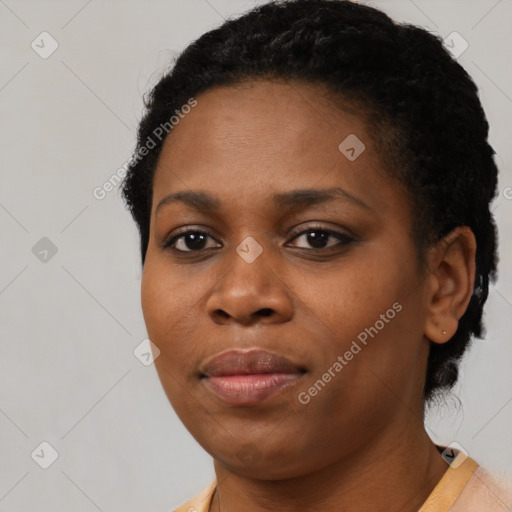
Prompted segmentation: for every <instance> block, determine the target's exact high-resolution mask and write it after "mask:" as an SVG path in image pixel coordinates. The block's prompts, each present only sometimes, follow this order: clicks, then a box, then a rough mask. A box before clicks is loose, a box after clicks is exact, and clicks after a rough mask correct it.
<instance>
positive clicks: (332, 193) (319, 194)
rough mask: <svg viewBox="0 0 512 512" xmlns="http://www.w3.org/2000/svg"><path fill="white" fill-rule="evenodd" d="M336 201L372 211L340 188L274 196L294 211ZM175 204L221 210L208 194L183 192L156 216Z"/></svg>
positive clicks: (168, 200)
mask: <svg viewBox="0 0 512 512" xmlns="http://www.w3.org/2000/svg"><path fill="white" fill-rule="evenodd" d="M335 200H341V201H344V202H350V203H352V204H355V205H357V206H360V207H362V208H365V209H367V210H372V209H371V208H370V207H369V206H368V205H367V204H366V203H365V202H364V201H363V200H362V199H360V198H359V197H356V196H354V195H353V194H351V193H350V192H347V191H346V190H344V189H342V188H340V187H332V188H326V189H299V190H291V191H290V192H284V193H279V194H274V195H273V196H272V201H273V203H274V204H275V205H276V206H278V207H281V208H283V207H284V208H288V209H293V210H298V209H305V208H307V207H309V206H314V205H316V204H321V203H325V202H328V201H335ZM175 202H181V203H184V204H186V205H187V206H190V207H191V208H194V209H196V210H199V211H204V212H217V211H219V210H220V208H221V202H220V200H219V199H217V198H216V197H213V196H211V195H209V194H207V193H206V192H202V191H182V192H175V193H174V194H169V195H168V196H166V197H164V198H163V199H162V200H161V201H160V202H159V203H158V206H157V207H156V210H155V214H157V213H158V212H159V210H160V209H161V208H162V207H163V206H165V205H168V204H172V203H175Z"/></svg>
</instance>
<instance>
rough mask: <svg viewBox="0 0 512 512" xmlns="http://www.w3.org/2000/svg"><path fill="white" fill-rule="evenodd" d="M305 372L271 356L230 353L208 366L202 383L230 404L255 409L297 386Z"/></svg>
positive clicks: (281, 358) (289, 362)
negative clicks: (254, 407)
mask: <svg viewBox="0 0 512 512" xmlns="http://www.w3.org/2000/svg"><path fill="white" fill-rule="evenodd" d="M305 372H306V370H305V368H303V367H301V366H299V365H297V364H295V363H293V362H292V361H290V360H289V359H287V358H286V357H284V356H280V355H277V354H273V353H271V352H267V351H264V350H260V349H252V350H246V351H241V350H229V351H227V352H223V353H221V354H218V355H216V356H214V357H213V358H212V359H210V360H208V361H207V362H206V364H205V365H204V367H203V369H202V371H201V379H202V382H203V383H204V384H205V386H206V387H207V388H208V389H209V390H210V391H213V392H214V393H215V394H216V395H217V396H218V397H219V398H221V399H222V400H223V401H224V402H226V403H228V404H231V405H254V404H258V403H260V402H262V401H264V400H266V399H267V398H269V397H270V396H273V395H275V394H276V393H278V392H279V391H281V390H282V389H284V388H286V387H289V386H290V385H292V384H294V383H296V382H297V381H298V380H299V379H300V378H301V377H302V376H303V375H304V373H305Z"/></svg>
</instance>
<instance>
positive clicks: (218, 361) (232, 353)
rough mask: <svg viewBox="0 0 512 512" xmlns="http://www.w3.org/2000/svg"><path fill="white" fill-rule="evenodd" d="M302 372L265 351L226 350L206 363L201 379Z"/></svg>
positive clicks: (281, 358)
mask: <svg viewBox="0 0 512 512" xmlns="http://www.w3.org/2000/svg"><path fill="white" fill-rule="evenodd" d="M303 372H305V369H304V368H302V367H300V366H299V365H297V364H295V363H293V362H292V361H290V360H289V359H287V358H286V357H284V356H281V355H277V354H273V353H271V352H267V351H266V350H261V349H249V350H227V351H225V352H221V353H220V354H217V355H215V356H213V357H212V358H210V359H208V360H207V361H206V363H205V365H204V366H203V368H202V371H201V377H223V376H229V375H251V374H262V373H303Z"/></svg>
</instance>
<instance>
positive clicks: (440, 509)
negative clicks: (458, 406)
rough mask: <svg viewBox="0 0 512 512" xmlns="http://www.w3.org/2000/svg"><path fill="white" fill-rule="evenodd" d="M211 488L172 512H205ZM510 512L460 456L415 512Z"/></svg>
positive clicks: (489, 481) (511, 504) (488, 480)
mask: <svg viewBox="0 0 512 512" xmlns="http://www.w3.org/2000/svg"><path fill="white" fill-rule="evenodd" d="M459 457H460V458H459ZM460 461H463V462H460ZM215 488H216V481H215V480H214V481H213V482H211V483H210V484H209V485H208V486H207V487H206V488H205V489H203V490H202V491H201V492H200V493H199V494H198V495H197V496H196V497H195V498H193V499H191V500H189V501H187V503H185V504H184V505H182V506H181V507H178V508H177V509H175V510H174V511H173V512H208V511H209V509H210V504H211V502H212V499H213V495H214V492H215ZM510 511H512V492H510V489H508V488H506V487H504V486H503V484H501V485H499V484H497V482H496V481H495V480H494V479H493V478H492V477H490V475H489V474H488V473H487V472H486V471H484V470H483V469H482V468H481V467H480V466H479V465H478V464H477V463H476V462H475V461H474V460H473V459H472V458H471V457H466V456H465V455H464V454H462V453H460V454H459V455H457V457H456V458H455V460H454V461H453V463H452V464H451V465H450V467H449V468H448V470H447V471H446V473H445V474H444V475H443V477H442V478H441V480H440V481H439V482H438V484H437V485H436V487H435V488H434V490H433V491H432V493H431V494H430V496H429V497H428V498H427V500H426V501H425V503H423V505H422V506H421V508H420V509H419V511H418V512H510Z"/></svg>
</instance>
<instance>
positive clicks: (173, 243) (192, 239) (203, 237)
mask: <svg viewBox="0 0 512 512" xmlns="http://www.w3.org/2000/svg"><path fill="white" fill-rule="evenodd" d="M209 238H210V239H212V240H213V238H212V237H211V236H210V235H209V234H208V233H205V232H204V231H186V232H185V233H181V234H180V235H177V236H174V237H172V238H171V239H170V240H169V241H168V242H166V244H165V246H164V247H165V248H169V247H170V248H172V249H174V250H175V251H178V252H196V251H201V250H203V249H205V248H209V247H207V246H206V245H207V241H208V239H209ZM215 247H216V246H215Z"/></svg>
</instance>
